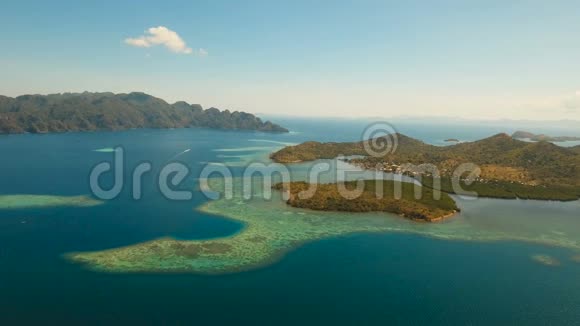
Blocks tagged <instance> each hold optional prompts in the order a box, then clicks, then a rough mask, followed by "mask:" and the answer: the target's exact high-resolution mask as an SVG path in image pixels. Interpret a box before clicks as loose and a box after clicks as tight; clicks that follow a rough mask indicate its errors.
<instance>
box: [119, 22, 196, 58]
mask: <svg viewBox="0 0 580 326" xmlns="http://www.w3.org/2000/svg"><path fill="white" fill-rule="evenodd" d="M125 43H126V44H129V45H131V46H136V47H139V48H150V47H152V46H157V45H163V46H165V47H166V48H167V49H168V50H169V51H171V52H174V53H181V54H192V53H193V50H192V49H191V48H189V47H187V44H185V41H183V39H182V38H181V37H180V36H179V34H177V33H176V32H174V31H172V30H170V29H169V28H167V27H164V26H158V27H151V28H149V29H148V30H146V31H145V35H141V36H139V37H136V38H127V39H125ZM201 50H203V49H200V52H199V54H200V55H201ZM203 51H204V53H205V55H207V51H205V50H203Z"/></svg>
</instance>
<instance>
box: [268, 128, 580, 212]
mask: <svg viewBox="0 0 580 326" xmlns="http://www.w3.org/2000/svg"><path fill="white" fill-rule="evenodd" d="M391 136H392V137H396V139H397V140H398V146H397V149H396V151H394V152H389V153H386V154H385V155H384V156H382V157H371V156H367V153H366V150H365V147H368V146H374V145H373V144H371V141H370V140H368V141H361V142H352V143H319V142H305V143H302V144H299V145H296V146H288V147H285V148H283V149H281V150H280V151H278V152H276V153H273V154H272V155H271V158H272V160H274V161H276V162H279V163H297V162H306V161H313V160H317V159H332V158H336V157H339V156H341V155H344V156H355V155H356V156H359V157H356V158H351V159H348V162H349V163H352V164H354V165H357V166H360V167H361V168H363V169H368V170H380V171H384V172H391V173H399V174H405V175H408V176H411V177H415V178H417V179H418V180H419V181H420V182H421V183H423V185H425V186H427V187H433V185H434V181H435V180H436V181H440V182H441V189H442V190H443V191H445V192H448V193H456V191H454V190H453V187H452V184H453V181H456V183H457V184H460V185H462V187H463V188H464V189H465V190H468V191H476V192H477V195H478V196H480V197H491V198H506V199H515V198H521V199H540V200H562V201H569V200H577V199H578V198H579V197H580V169H578V167H580V152H579V151H578V148H576V147H573V148H565V147H560V146H557V145H554V144H552V143H549V142H545V141H540V142H535V143H530V142H525V141H520V140H517V139H513V138H512V137H510V136H509V135H507V134H498V135H495V136H492V137H489V138H486V139H482V140H479V141H475V142H466V143H460V144H455V145H450V146H434V145H429V144H426V143H424V142H421V141H419V140H416V139H413V138H410V137H407V136H405V135H402V134H395V135H391ZM380 140H381V139H375V141H380ZM464 163H468V164H475V165H476V166H477V167H478V168H479V169H480V170H479V171H478V173H477V174H476V175H472V176H467V177H464V176H462V175H455V174H454V171H456V169H457V168H458V167H459V166H460V165H461V164H464ZM422 164H429V165H431V166H435V167H436V170H437V174H435V173H433V171H429V170H426V171H422V170H420V169H419V168H420V166H421V165H422ZM465 194H467V192H465Z"/></svg>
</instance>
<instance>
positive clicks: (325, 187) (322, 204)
mask: <svg viewBox="0 0 580 326" xmlns="http://www.w3.org/2000/svg"><path fill="white" fill-rule="evenodd" d="M380 182H381V181H375V180H365V181H364V191H363V192H362V194H361V195H360V196H352V197H351V198H345V196H343V195H341V193H340V192H339V188H338V185H337V184H334V183H331V184H317V185H315V186H316V188H315V189H316V190H315V191H314V192H313V193H312V194H311V195H310V196H305V198H302V196H300V193H302V192H305V191H308V189H309V187H310V186H311V185H310V184H308V183H306V182H290V183H279V184H277V185H276V186H274V188H275V189H278V190H283V191H288V192H289V194H290V196H289V200H288V204H289V205H291V206H294V207H299V208H308V209H313V210H322V211H347V212H389V213H394V214H399V215H402V216H405V217H407V218H410V219H415V220H424V221H435V220H438V219H441V218H443V217H446V216H450V215H452V214H454V213H455V212H457V211H459V208H457V205H456V204H455V202H454V201H453V199H452V198H451V197H449V195H447V194H446V193H444V192H437V194H438V197H437V196H435V194H434V191H433V190H432V189H430V188H427V187H421V186H416V185H413V184H411V183H405V182H402V183H401V182H395V181H391V180H382V183H380ZM344 185H345V187H346V188H347V189H355V188H356V182H355V181H353V182H346V183H345V184H344ZM377 187H379V188H377ZM415 187H417V189H419V190H420V193H419V194H420V195H419V196H417V197H416V196H415ZM380 188H382V189H383V190H382V196H377V194H380V191H379V192H378V191H377V189H380ZM395 189H400V190H401V191H400V195H399V197H397V195H396V194H397V191H396V190H395Z"/></svg>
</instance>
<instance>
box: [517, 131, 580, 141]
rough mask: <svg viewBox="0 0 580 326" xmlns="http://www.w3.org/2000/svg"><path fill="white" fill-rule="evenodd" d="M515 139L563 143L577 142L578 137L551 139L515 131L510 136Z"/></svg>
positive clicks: (542, 135)
mask: <svg viewBox="0 0 580 326" xmlns="http://www.w3.org/2000/svg"><path fill="white" fill-rule="evenodd" d="M512 137H513V138H515V139H529V140H532V141H549V142H565V141H579V140H580V137H570V136H557V137H552V136H548V135H545V134H533V133H531V132H528V131H521V130H520V131H516V132H514V133H513V134H512Z"/></svg>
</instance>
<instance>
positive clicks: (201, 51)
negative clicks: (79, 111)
mask: <svg viewBox="0 0 580 326" xmlns="http://www.w3.org/2000/svg"><path fill="white" fill-rule="evenodd" d="M197 54H198V55H199V56H200V57H207V55H208V53H207V50H206V49H199V50H198V51H197ZM579 92H580V91H579Z"/></svg>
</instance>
